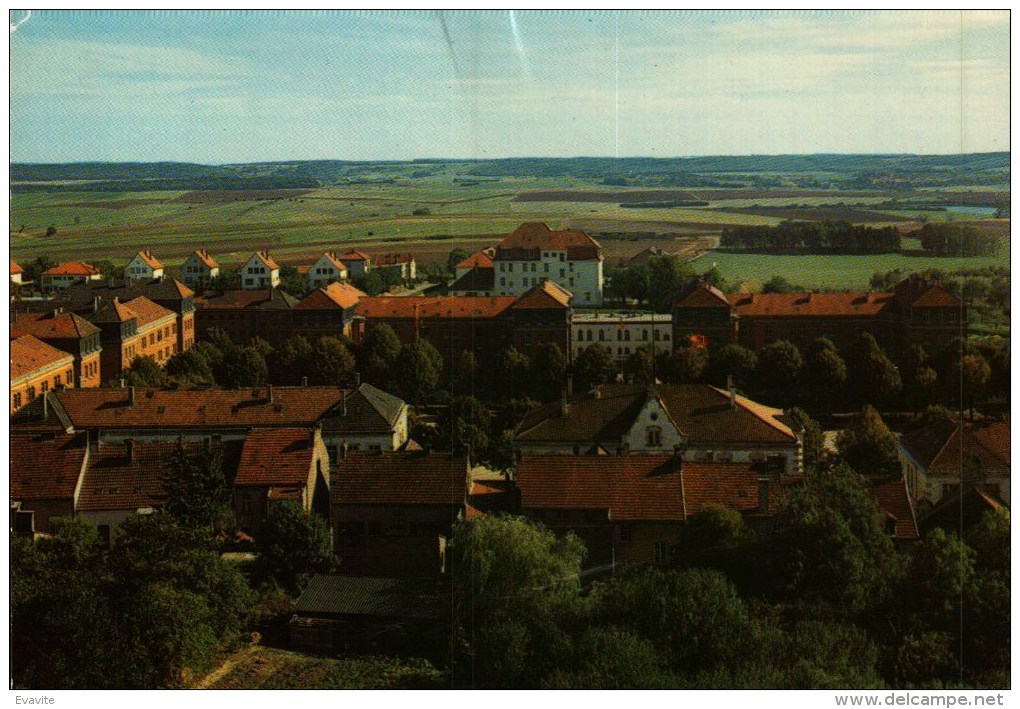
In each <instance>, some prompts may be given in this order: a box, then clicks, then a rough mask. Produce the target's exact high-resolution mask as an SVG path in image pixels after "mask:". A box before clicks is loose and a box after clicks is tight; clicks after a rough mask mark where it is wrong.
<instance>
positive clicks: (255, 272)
mask: <svg viewBox="0 0 1020 709" xmlns="http://www.w3.org/2000/svg"><path fill="white" fill-rule="evenodd" d="M240 275H241V288H242V289H243V290H262V289H263V288H276V287H277V286H278V285H280V267H279V266H278V265H277V263H276V261H273V260H272V259H271V258H269V252H268V251H256V252H255V253H254V254H252V256H251V258H250V259H248V262H247V263H245V264H244V265H243V266H241V273H240Z"/></svg>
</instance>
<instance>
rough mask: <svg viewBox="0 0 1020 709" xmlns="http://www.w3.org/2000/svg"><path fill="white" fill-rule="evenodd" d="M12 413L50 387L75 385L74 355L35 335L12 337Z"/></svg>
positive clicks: (50, 388)
mask: <svg viewBox="0 0 1020 709" xmlns="http://www.w3.org/2000/svg"><path fill="white" fill-rule="evenodd" d="M10 343H11V386H10V392H11V414H12V415H13V414H14V413H16V412H17V411H20V410H21V409H22V408H24V407H25V406H27V405H28V404H30V403H31V402H32V401H34V400H35V398H36V397H37V396H39V395H41V394H45V393H46V392H47V391H50V390H56V389H59V388H61V387H73V386H74V356H73V355H71V354H68V353H67V352H64V351H62V350H58V349H57V348H56V347H52V346H51V345H47V344H46V343H45V342H43V341H42V340H39V339H38V338H36V337H34V336H32V335H20V336H16V337H12V338H11V340H10Z"/></svg>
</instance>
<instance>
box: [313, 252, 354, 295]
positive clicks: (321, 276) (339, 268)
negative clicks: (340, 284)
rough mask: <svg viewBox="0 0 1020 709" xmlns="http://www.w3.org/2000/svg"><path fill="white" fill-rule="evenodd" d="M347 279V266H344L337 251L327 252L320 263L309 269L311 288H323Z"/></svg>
mask: <svg viewBox="0 0 1020 709" xmlns="http://www.w3.org/2000/svg"><path fill="white" fill-rule="evenodd" d="M345 278H347V266H344V265H343V263H342V262H341V261H340V257H339V256H337V255H336V252H335V251H326V252H325V253H323V254H322V256H320V257H319V260H318V261H316V262H315V263H313V264H312V265H311V266H310V267H309V268H308V287H309V288H321V287H322V286H325V285H329V284H330V283H333V282H334V281H341V280H344V279H345Z"/></svg>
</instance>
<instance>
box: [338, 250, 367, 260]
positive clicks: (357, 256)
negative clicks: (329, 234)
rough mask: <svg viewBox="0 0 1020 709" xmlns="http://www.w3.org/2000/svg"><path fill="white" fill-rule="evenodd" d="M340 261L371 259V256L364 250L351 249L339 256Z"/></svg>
mask: <svg viewBox="0 0 1020 709" xmlns="http://www.w3.org/2000/svg"><path fill="white" fill-rule="evenodd" d="M340 260H341V261H371V260H372V257H371V256H369V255H368V254H366V253H365V252H364V251H358V250H357V249H352V250H350V251H348V252H347V253H345V254H343V255H342V256H341V257H340Z"/></svg>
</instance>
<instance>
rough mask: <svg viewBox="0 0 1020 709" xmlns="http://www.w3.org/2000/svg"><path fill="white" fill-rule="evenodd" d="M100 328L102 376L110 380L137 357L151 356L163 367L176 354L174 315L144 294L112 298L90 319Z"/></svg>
mask: <svg viewBox="0 0 1020 709" xmlns="http://www.w3.org/2000/svg"><path fill="white" fill-rule="evenodd" d="M89 319H90V320H91V321H92V323H93V324H94V325H96V326H98V327H99V329H100V331H101V336H100V340H101V342H102V346H103V351H102V354H101V357H100V361H101V369H102V376H103V378H104V379H105V380H106V381H113V380H116V378H117V377H119V376H120V375H121V374H122V373H123V372H124V370H126V369H128V368H129V367H130V366H131V363H132V362H134V360H135V358H136V357H151V358H152V359H153V360H154V361H155V362H156V364H158V365H160V366H163V365H164V364H166V361H167V360H168V359H170V358H171V357H172V356H173V355H174V354H175V353H177V351H178V349H179V347H178V328H177V314H176V313H174V312H173V311H172V310H168V309H166V308H164V307H163V306H162V305H158V304H156V303H154V302H152V301H151V300H149V299H148V298H146V297H145V296H138V297H136V298H132V299H131V300H129V301H127V302H126V303H122V302H121V301H120V299H119V298H117V297H114V298H113V299H112V300H110V301H108V302H107V303H106V304H105V305H103V306H102V307H100V308H99V310H97V311H96V312H95V313H94V314H93V315H92V316H91V317H90V318H89Z"/></svg>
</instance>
